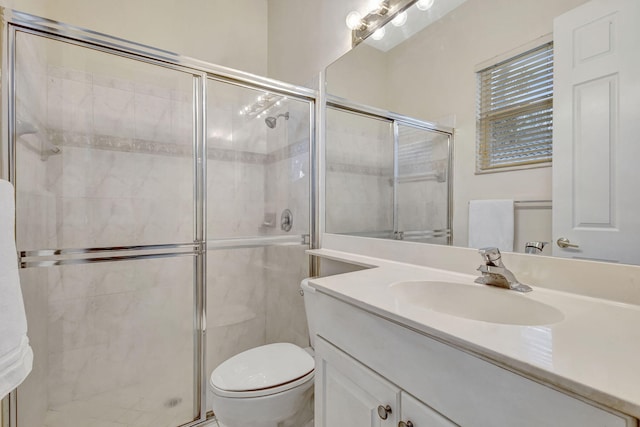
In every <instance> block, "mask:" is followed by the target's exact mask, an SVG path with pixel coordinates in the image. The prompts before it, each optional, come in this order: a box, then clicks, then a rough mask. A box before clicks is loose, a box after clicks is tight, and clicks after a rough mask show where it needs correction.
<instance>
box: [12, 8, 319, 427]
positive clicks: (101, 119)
mask: <svg viewBox="0 0 640 427" xmlns="http://www.w3.org/2000/svg"><path fill="white" fill-rule="evenodd" d="M3 14H4V15H3V16H4V22H3V26H4V28H3V42H4V47H3V50H4V52H3V73H2V78H3V86H2V88H3V91H2V95H3V110H4V111H3V118H8V120H3V135H5V136H4V137H3V145H2V153H1V157H2V162H3V163H2V177H3V178H5V179H10V180H11V181H12V182H13V183H14V185H15V186H16V210H17V212H16V213H17V215H16V217H17V229H16V233H17V246H18V251H19V256H20V266H21V271H20V276H21V282H22V286H23V294H24V299H25V305H26V310H27V318H28V324H29V337H30V340H31V345H32V347H33V350H34V354H35V360H34V369H33V372H32V373H31V375H30V376H29V377H28V379H27V380H26V381H25V383H24V384H23V385H22V386H21V387H19V388H18V390H17V391H16V392H15V393H13V394H12V395H11V397H10V399H9V400H8V405H7V406H8V407H5V411H3V415H4V416H6V415H7V414H6V410H7V409H8V410H9V422H10V426H11V427H45V426H46V427H74V426H82V427H103V426H110V427H124V426H132V427H133V426H136V427H142V426H154V427H160V426H167V427H174V426H178V425H183V424H185V425H188V424H197V423H199V422H202V421H204V420H206V418H207V412H208V410H209V408H210V405H209V403H208V401H207V400H208V399H207V380H208V375H209V374H210V372H211V370H212V369H213V368H214V367H215V366H217V365H218V364H219V363H220V362H222V361H223V360H224V359H226V358H228V357H230V356H231V355H233V354H236V353H238V352H240V351H243V350H246V349H248V348H251V347H255V346H258V345H262V344H266V343H270V342H279V341H287V342H293V343H296V344H298V345H301V346H306V345H307V343H308V336H307V331H306V320H305V315H304V305H303V301H302V298H301V297H300V296H299V294H298V291H297V289H298V284H299V282H300V280H301V279H302V278H304V277H306V276H308V275H309V268H310V267H309V263H308V258H307V256H306V255H305V249H307V248H308V247H309V242H310V236H309V234H310V230H311V221H312V220H313V216H312V215H311V213H310V206H309V200H310V188H311V185H312V184H313V182H312V177H311V175H310V164H311V163H310V160H311V159H310V157H311V155H312V153H313V149H312V148H313V141H314V138H313V133H312V132H313V126H312V125H311V123H313V119H314V117H313V113H314V99H315V92H313V91H311V90H308V89H304V88H299V87H294V86H290V85H287V84H283V83H279V82H275V81H272V80H268V79H263V78H259V77H255V76H251V75H249V74H245V73H241V72H236V71H233V70H229V69H225V68H222V67H216V66H213V65H209V64H206V63H202V62H200V61H196V60H191V59H188V58H182V57H179V56H176V55H174V54H170V53H167V52H164V51H159V50H155V49H152V48H148V47H145V46H141V45H137V44H135V43H130V42H126V41H123V40H120V39H115V38H110V37H108V36H103V35H99V34H96V33H93V32H87V31H84V30H81V29H78V28H74V27H70V26H65V25H62V24H58V23H56V22H52V21H48V20H45V19H41V18H37V17H33V16H30V15H26V14H21V13H17V12H12V11H8V10H4V11H3ZM265 119H266V120H265ZM209 415H210V414H209Z"/></svg>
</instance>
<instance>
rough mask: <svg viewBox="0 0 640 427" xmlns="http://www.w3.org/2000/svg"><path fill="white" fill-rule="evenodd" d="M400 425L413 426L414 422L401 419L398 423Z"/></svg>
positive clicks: (403, 426)
mask: <svg viewBox="0 0 640 427" xmlns="http://www.w3.org/2000/svg"><path fill="white" fill-rule="evenodd" d="M398 427H413V423H412V422H411V421H407V422H406V423H405V422H404V421H400V422H399V423H398Z"/></svg>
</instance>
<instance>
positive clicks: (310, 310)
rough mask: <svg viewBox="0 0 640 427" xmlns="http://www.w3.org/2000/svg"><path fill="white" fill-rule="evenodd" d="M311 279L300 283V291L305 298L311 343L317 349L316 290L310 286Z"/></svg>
mask: <svg viewBox="0 0 640 427" xmlns="http://www.w3.org/2000/svg"><path fill="white" fill-rule="evenodd" d="M309 280H311V278H310V277H308V278H306V279H304V280H303V281H302V282H301V283H300V289H301V290H302V295H303V296H304V309H305V311H306V312H307V327H308V328H309V341H311V347H312V348H315V339H316V320H317V316H316V312H315V310H316V306H315V297H316V290H315V289H314V288H312V287H311V286H310V285H309Z"/></svg>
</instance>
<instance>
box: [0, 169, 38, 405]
mask: <svg viewBox="0 0 640 427" xmlns="http://www.w3.org/2000/svg"><path fill="white" fill-rule="evenodd" d="M13 194H14V193H13V186H12V185H11V184H10V183H8V182H7V181H3V180H0V399H2V398H4V397H5V396H6V395H7V394H9V392H10V391H11V390H13V389H14V388H16V387H18V386H19V385H20V384H21V383H22V381H24V379H25V378H26V377H27V375H29V372H31V367H32V365H33V352H32V351H31V347H30V346H29V339H28V338H27V318H26V315H25V312H24V303H23V301H22V291H21V289H20V278H19V276H18V258H17V252H16V241H15V233H14V228H15V204H14V196H13Z"/></svg>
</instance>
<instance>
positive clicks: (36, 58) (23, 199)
mask: <svg viewBox="0 0 640 427" xmlns="http://www.w3.org/2000/svg"><path fill="white" fill-rule="evenodd" d="M16 43H17V46H16V67H17V68H18V69H19V70H22V71H23V72H21V73H19V74H18V76H17V79H16V90H17V92H18V94H19V95H20V96H19V97H18V99H17V102H16V115H17V118H18V119H19V121H21V122H23V123H24V124H27V125H30V127H32V130H35V131H36V133H29V134H22V135H20V130H21V129H18V134H19V136H18V140H17V146H16V150H17V158H18V159H20V160H21V165H18V168H21V167H22V166H26V167H27V168H28V169H26V170H30V173H28V174H25V175H24V176H21V178H20V179H19V180H18V181H17V183H16V184H17V185H16V209H17V215H16V219H17V228H16V239H17V241H18V247H21V246H24V245H30V244H32V243H34V242H36V241H37V240H39V238H40V236H43V235H44V236H49V235H51V230H52V229H54V228H55V216H50V215H48V214H47V209H43V207H50V206H52V205H53V204H54V202H55V199H54V195H53V194H52V193H51V192H50V191H48V189H47V187H46V185H45V184H46V170H45V169H44V168H34V167H33V166H31V165H37V164H39V163H42V162H41V160H40V159H41V152H42V144H43V140H42V138H43V137H44V133H43V132H42V131H43V130H44V129H45V127H44V121H43V119H44V117H45V115H44V113H45V107H44V106H45V105H46V64H45V62H44V60H43V58H44V57H45V56H44V55H43V51H42V47H41V46H38V45H36V44H33V43H29V40H27V39H25V38H24V35H23V34H20V33H19V34H18V36H17V39H16ZM25 213H28V216H26V215H25ZM49 276H50V272H49V271H47V270H42V269H35V270H21V271H20V280H21V284H22V293H23V297H24V301H25V308H26V314H27V324H28V328H29V330H28V336H29V340H30V343H31V347H32V349H33V351H34V361H33V370H32V371H31V374H30V375H29V376H28V377H27V378H26V380H25V382H23V383H22V385H21V386H20V388H19V391H18V392H19V393H20V394H22V395H26V396H29V397H30V404H29V405H28V406H26V407H25V406H19V407H18V417H19V418H20V420H21V422H22V423H24V425H25V426H26V427H40V426H42V425H43V423H44V418H45V415H46V411H47V402H48V399H49V389H48V386H47V373H48V372H49V360H48V357H47V354H48V352H49V350H48V339H47V335H48V327H49V325H48V319H47V305H48V288H47V282H48V280H49Z"/></svg>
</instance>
